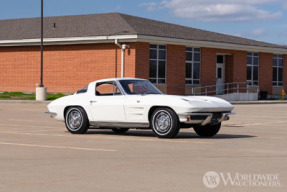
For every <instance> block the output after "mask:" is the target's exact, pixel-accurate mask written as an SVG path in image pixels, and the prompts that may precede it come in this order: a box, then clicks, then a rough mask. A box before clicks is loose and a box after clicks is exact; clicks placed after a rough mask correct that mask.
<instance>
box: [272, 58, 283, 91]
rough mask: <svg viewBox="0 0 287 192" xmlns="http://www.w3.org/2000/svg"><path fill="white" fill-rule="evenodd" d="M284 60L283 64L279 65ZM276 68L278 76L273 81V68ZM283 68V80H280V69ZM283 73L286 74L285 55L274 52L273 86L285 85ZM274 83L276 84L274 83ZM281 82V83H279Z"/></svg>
mask: <svg viewBox="0 0 287 192" xmlns="http://www.w3.org/2000/svg"><path fill="white" fill-rule="evenodd" d="M274 60H276V66H274ZM280 60H282V66H280V65H279V61H280ZM274 68H276V71H277V77H276V81H273V78H274V77H273V69H274ZM280 68H281V69H282V81H279V69H280ZM283 74H284V56H283V55H281V54H273V59H272V87H283V86H284V85H283ZM274 83H275V84H276V85H274ZM279 84H281V85H279Z"/></svg>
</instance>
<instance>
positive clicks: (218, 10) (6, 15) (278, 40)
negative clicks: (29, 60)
mask: <svg viewBox="0 0 287 192" xmlns="http://www.w3.org/2000/svg"><path fill="white" fill-rule="evenodd" d="M40 6H41V0H0V20H1V19H15V18H29V17H39V16H40ZM108 12H120V13H125V14H129V15H134V16H139V17H145V18H149V19H154V20H159V21H164V22H169V23H174V24H179V25H184V26H188V27H193V28H198V29H204V30H208V31H213V32H219V33H224V34H229V35H235V36H240V37H245V38H250V39H255V40H259V41H265V42H270V43H275V44H281V45H287V0H104V1H103V0H44V16H61V15H79V14H95V13H108ZM0 27H1V26H0Z"/></svg>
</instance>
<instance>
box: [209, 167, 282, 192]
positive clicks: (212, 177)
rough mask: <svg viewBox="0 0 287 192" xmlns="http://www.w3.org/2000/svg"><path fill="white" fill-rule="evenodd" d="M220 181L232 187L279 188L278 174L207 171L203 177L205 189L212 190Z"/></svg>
mask: <svg viewBox="0 0 287 192" xmlns="http://www.w3.org/2000/svg"><path fill="white" fill-rule="evenodd" d="M221 181H222V183H223V185H224V186H228V185H230V186H232V187H280V180H279V174H242V173H237V172H236V173H217V172H214V171H209V172H207V173H205V174H204V176H203V183H204V185H205V186H206V187H208V188H210V189H213V188H215V187H217V186H218V185H219V184H220V182H221Z"/></svg>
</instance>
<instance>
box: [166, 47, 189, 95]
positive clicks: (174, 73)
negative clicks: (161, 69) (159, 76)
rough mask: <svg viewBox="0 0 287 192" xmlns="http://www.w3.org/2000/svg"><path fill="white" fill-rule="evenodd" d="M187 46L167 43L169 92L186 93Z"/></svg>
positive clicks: (173, 93) (175, 93)
mask: <svg viewBox="0 0 287 192" xmlns="http://www.w3.org/2000/svg"><path fill="white" fill-rule="evenodd" d="M185 59H186V57H185V46H179V45H167V65H166V67H167V69H166V81H167V93H168V94H172V95H184V94H185Z"/></svg>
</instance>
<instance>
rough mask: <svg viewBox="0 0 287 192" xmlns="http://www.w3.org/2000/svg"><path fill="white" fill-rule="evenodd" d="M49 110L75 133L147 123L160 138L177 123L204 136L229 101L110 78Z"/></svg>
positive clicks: (223, 115)
mask: <svg viewBox="0 0 287 192" xmlns="http://www.w3.org/2000/svg"><path fill="white" fill-rule="evenodd" d="M48 109H49V112H47V113H49V114H51V117H53V118H55V119H57V120H60V121H65V124H66V127H67V129H68V131H69V132H71V133H74V134H83V133H85V132H86V131H87V130H88V129H89V128H111V129H112V130H113V131H114V132H115V133H124V132H126V131H128V130H129V129H130V128H136V129H148V128H150V129H152V130H153V132H154V133H155V134H156V135H157V136H158V137H161V138H172V137H175V136H176V135H177V133H178V132H179V129H180V128H191V127H193V128H194V130H195V132H196V133H197V134H198V135H199V136H202V137H212V136H214V135H216V134H217V132H218V131H219V129H220V126H221V122H222V121H225V120H229V116H228V115H230V114H232V112H231V111H232V109H233V105H231V104H230V103H229V102H227V101H225V100H222V99H219V98H216V97H205V96H175V95H165V94H163V93H161V92H160V91H159V90H158V89H157V88H156V87H155V86H154V85H153V84H152V83H150V82H149V81H148V80H145V79H136V78H114V79H103V80H99V81H95V82H92V83H90V84H89V85H87V86H86V87H84V88H83V89H81V90H79V91H77V92H76V93H75V94H74V95H70V96H66V97H62V98H60V99H57V100H55V101H53V102H51V103H50V104H49V105H48Z"/></svg>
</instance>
